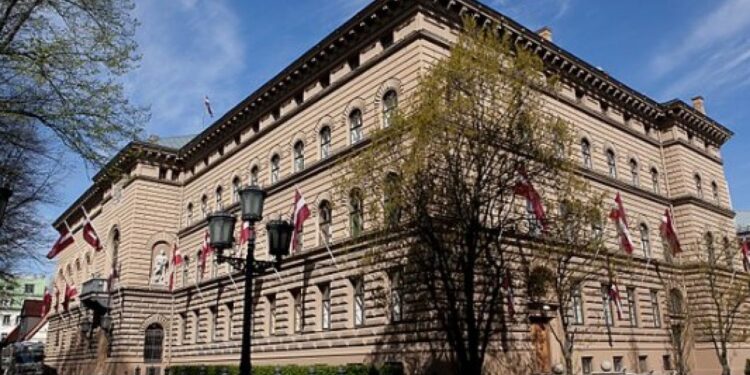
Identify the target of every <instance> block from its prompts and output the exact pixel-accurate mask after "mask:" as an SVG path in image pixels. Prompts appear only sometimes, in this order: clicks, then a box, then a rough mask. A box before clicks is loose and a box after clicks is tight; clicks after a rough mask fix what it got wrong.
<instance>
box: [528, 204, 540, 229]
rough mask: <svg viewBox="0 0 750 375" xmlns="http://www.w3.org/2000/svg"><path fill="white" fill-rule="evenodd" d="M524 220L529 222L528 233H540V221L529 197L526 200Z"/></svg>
mask: <svg viewBox="0 0 750 375" xmlns="http://www.w3.org/2000/svg"><path fill="white" fill-rule="evenodd" d="M526 221H527V222H528V223H529V235H532V236H538V235H539V234H541V233H542V223H540V222H539V220H538V219H537V217H536V212H535V211H534V203H533V202H532V201H531V200H530V199H527V200H526Z"/></svg>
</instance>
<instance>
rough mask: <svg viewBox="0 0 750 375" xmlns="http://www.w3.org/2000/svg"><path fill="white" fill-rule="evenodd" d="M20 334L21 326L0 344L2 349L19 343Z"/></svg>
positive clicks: (16, 327)
mask: <svg viewBox="0 0 750 375" xmlns="http://www.w3.org/2000/svg"><path fill="white" fill-rule="evenodd" d="M18 332H19V326H15V327H14V328H13V330H12V331H10V333H9V334H8V336H6V337H5V339H4V340H3V341H2V342H0V347H5V346H8V344H11V343H14V342H16V341H18V338H19V337H18Z"/></svg>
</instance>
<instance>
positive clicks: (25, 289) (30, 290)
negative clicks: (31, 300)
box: [23, 261, 81, 294]
mask: <svg viewBox="0 0 750 375" xmlns="http://www.w3.org/2000/svg"><path fill="white" fill-rule="evenodd" d="M76 264H77V265H78V267H79V268H80V267H81V262H79V261H76ZM23 292H24V293H26V294H34V284H26V285H24V286H23Z"/></svg>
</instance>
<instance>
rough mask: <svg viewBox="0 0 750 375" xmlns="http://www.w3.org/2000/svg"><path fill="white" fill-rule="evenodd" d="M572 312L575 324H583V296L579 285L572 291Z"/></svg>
mask: <svg viewBox="0 0 750 375" xmlns="http://www.w3.org/2000/svg"><path fill="white" fill-rule="evenodd" d="M570 293H571V297H570V298H571V305H572V306H571V310H572V316H573V322H572V323H573V324H576V325H581V324H583V298H582V296H581V286H580V285H577V286H575V287H573V289H572V290H571V292H570Z"/></svg>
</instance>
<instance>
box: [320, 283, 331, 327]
mask: <svg viewBox="0 0 750 375" xmlns="http://www.w3.org/2000/svg"><path fill="white" fill-rule="evenodd" d="M320 294H321V304H320V328H322V329H323V330H329V329H331V286H330V284H325V285H322V286H321V287H320Z"/></svg>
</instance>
